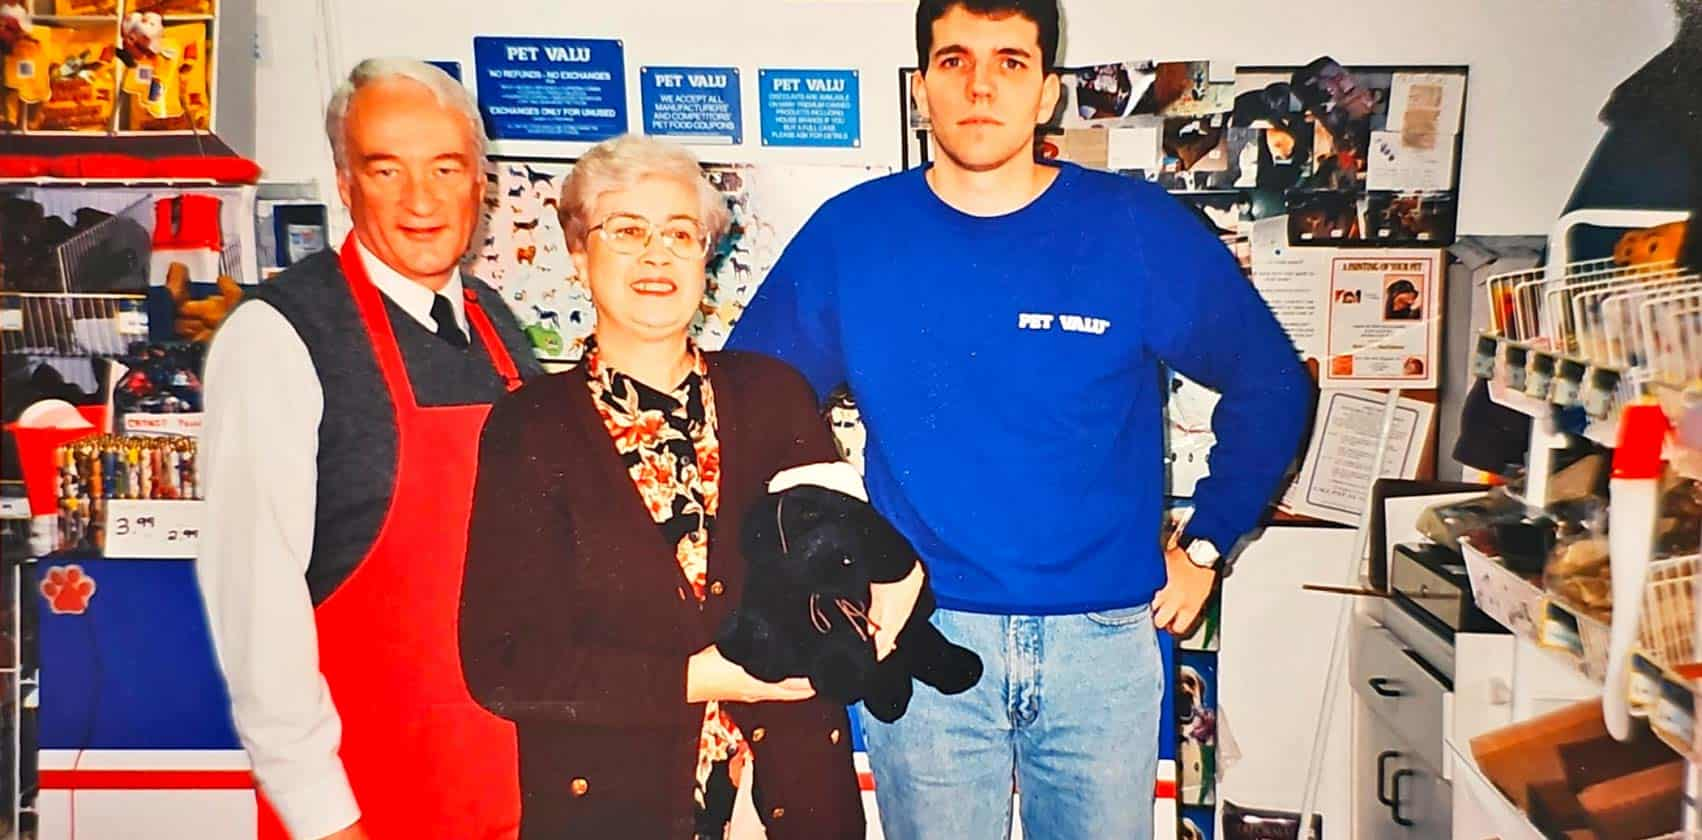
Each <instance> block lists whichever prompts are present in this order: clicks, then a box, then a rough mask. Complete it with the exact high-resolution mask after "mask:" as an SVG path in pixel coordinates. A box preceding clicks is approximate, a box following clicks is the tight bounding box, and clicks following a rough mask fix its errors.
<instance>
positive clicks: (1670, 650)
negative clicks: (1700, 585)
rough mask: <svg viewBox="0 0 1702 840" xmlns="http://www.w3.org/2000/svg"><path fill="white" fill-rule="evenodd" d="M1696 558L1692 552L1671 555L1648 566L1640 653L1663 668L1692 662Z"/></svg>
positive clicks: (1694, 630) (1694, 636)
mask: <svg viewBox="0 0 1702 840" xmlns="http://www.w3.org/2000/svg"><path fill="white" fill-rule="evenodd" d="M1696 560H1697V558H1696V555H1690V556H1687V557H1671V558H1667V559H1664V560H1656V561H1655V562H1653V563H1651V564H1650V565H1649V583H1648V586H1647V588H1646V589H1645V591H1644V593H1643V620H1642V622H1641V624H1642V627H1641V633H1642V637H1643V638H1642V641H1643V652H1644V654H1646V655H1647V656H1648V657H1649V658H1650V659H1652V660H1654V662H1655V664H1657V665H1660V666H1661V667H1663V668H1669V669H1670V668H1672V667H1674V666H1677V665H1682V664H1685V663H1688V662H1693V661H1695V655H1694V651H1695V647H1696V644H1695V639H1696V593H1695V590H1694V589H1693V587H1694V586H1695V582H1696Z"/></svg>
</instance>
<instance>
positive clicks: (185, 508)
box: [106, 499, 203, 560]
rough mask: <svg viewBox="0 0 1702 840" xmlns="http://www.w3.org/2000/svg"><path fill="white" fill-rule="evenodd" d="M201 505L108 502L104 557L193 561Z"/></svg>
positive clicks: (131, 501)
mask: <svg viewBox="0 0 1702 840" xmlns="http://www.w3.org/2000/svg"><path fill="white" fill-rule="evenodd" d="M202 504H203V503H201V502H195V501H161V500H147V499H113V500H111V501H109V502H108V503H107V515H106V526H107V528H106V556H107V557H113V558H137V559H156V560H171V559H193V558H194V557H195V552H196V548H197V546H198V544H199V543H200V538H201V523H202V511H203V507H202Z"/></svg>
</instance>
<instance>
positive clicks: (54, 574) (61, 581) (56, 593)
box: [41, 565, 95, 615]
mask: <svg viewBox="0 0 1702 840" xmlns="http://www.w3.org/2000/svg"><path fill="white" fill-rule="evenodd" d="M94 595H95V579H94V578H92V577H88V576H87V575H84V574H83V567H82V566H75V565H72V566H54V567H53V568H51V569H48V570H47V577H46V579H44V580H42V582H41V596H42V597H43V598H46V599H47V605H48V607H49V608H51V609H52V610H53V612H54V613H55V614H56V615H82V614H83V613H85V612H87V611H88V609H89V599H90V598H93V597H94Z"/></svg>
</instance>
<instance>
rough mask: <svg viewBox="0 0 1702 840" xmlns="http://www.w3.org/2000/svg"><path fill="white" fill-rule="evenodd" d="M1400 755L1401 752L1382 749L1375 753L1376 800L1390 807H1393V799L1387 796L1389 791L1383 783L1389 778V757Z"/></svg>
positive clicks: (1398, 756)
mask: <svg viewBox="0 0 1702 840" xmlns="http://www.w3.org/2000/svg"><path fill="white" fill-rule="evenodd" d="M1400 757H1401V754H1400V753H1398V752H1395V751H1394V750H1384V751H1383V752H1381V753H1379V754H1378V755H1377V801H1378V802H1381V803H1383V804H1384V805H1387V806H1389V807H1391V808H1393V807H1395V800H1393V799H1391V798H1389V791H1388V788H1387V787H1386V786H1385V784H1384V783H1385V782H1387V781H1388V778H1389V759H1391V758H1400Z"/></svg>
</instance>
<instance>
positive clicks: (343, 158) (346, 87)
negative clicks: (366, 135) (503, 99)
mask: <svg viewBox="0 0 1702 840" xmlns="http://www.w3.org/2000/svg"><path fill="white" fill-rule="evenodd" d="M391 79H408V80H411V81H414V82H418V83H420V84H422V85H424V86H425V88H426V90H429V91H431V93H432V96H434V97H436V99H437V101H438V104H440V105H442V106H443V107H445V108H451V109H454V110H456V111H459V112H460V113H461V115H462V116H463V117H466V118H467V127H468V130H469V131H471V132H472V134H473V143H474V145H475V146H476V147H477V148H478V153H479V159H478V160H477V161H474V163H475V164H476V165H483V163H484V158H485V149H486V140H485V122H484V120H483V119H480V117H479V109H478V106H476V105H474V104H473V96H472V94H470V93H468V92H467V88H466V86H464V85H462V84H461V83H460V82H457V81H455V79H454V77H452V76H450V75H449V74H448V73H445V72H443V70H442V68H439V67H436V66H433V65H430V64H427V63H425V62H423V61H419V60H417V59H412V58H369V59H366V60H365V61H362V62H361V63H359V64H357V65H355V69H353V70H351V71H349V78H348V79H346V80H345V81H344V82H343V83H342V84H341V85H338V86H337V92H336V93H333V94H331V104H330V105H329V106H327V107H326V108H325V137H326V139H328V140H330V141H331V160H332V161H333V162H334V163H336V165H337V171H338V172H347V171H348V166H349V159H348V141H349V136H348V129H347V123H348V119H349V102H350V101H351V100H353V99H354V98H355V91H358V90H360V89H361V88H363V87H366V86H367V85H370V84H373V83H374V82H383V81H388V80H391Z"/></svg>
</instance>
